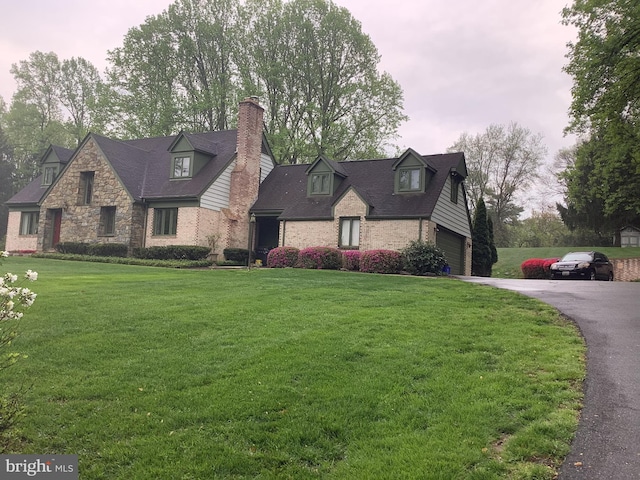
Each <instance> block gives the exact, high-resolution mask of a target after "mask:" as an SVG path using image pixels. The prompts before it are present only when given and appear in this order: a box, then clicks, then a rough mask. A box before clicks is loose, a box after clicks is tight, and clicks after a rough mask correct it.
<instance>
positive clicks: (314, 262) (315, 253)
mask: <svg viewBox="0 0 640 480" xmlns="http://www.w3.org/2000/svg"><path fill="white" fill-rule="evenodd" d="M296 267H298V268H312V269H322V270H339V269H340V267H342V252H340V250H338V249H337V248H333V247H309V248H304V249H302V250H300V254H299V255H298V263H297V264H296Z"/></svg>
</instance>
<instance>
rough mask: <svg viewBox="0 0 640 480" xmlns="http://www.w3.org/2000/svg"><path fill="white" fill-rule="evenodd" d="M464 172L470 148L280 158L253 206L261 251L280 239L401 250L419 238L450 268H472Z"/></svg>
mask: <svg viewBox="0 0 640 480" xmlns="http://www.w3.org/2000/svg"><path fill="white" fill-rule="evenodd" d="M466 176H467V170H466V165H465V159H464V154H462V153H447V154H442V155H426V156H423V155H419V154H418V153H416V152H415V151H414V150H412V149H408V150H407V151H406V152H404V153H403V154H402V155H401V156H400V157H398V158H389V159H379V160H360V161H355V162H335V161H332V160H330V159H327V158H325V157H323V156H320V157H319V158H318V159H317V160H316V161H315V162H314V163H312V164H311V165H279V166H277V167H276V168H274V169H273V171H272V172H271V173H270V174H269V176H268V177H267V178H266V179H265V181H264V182H263V183H262V184H261V186H260V192H259V195H258V199H257V201H256V202H255V203H254V204H253V206H252V207H251V210H250V211H251V213H252V214H253V215H255V216H256V218H257V219H258V232H257V243H256V245H257V252H258V253H259V252H260V250H262V248H261V247H273V246H277V245H287V246H292V247H297V248H304V247H307V246H311V245H324V246H334V247H339V248H342V249H360V250H362V251H365V250H373V249H390V250H400V249H402V248H404V247H405V246H407V244H408V243H409V242H410V241H412V240H418V239H421V240H424V241H427V242H432V243H435V244H436V245H437V246H438V247H440V248H441V249H442V250H443V251H444V252H445V254H446V257H447V260H448V262H449V264H450V267H451V271H452V273H454V274H467V275H470V273H471V272H470V270H471V226H470V224H471V221H470V216H469V210H468V208H467V200H466V194H465V190H464V186H463V182H464V179H465V177H466ZM266 249H268V248H266ZM266 249H265V250H266Z"/></svg>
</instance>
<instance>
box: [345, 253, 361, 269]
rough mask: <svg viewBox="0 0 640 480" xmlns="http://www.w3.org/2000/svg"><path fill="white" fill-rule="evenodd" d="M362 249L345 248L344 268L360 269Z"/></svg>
mask: <svg viewBox="0 0 640 480" xmlns="http://www.w3.org/2000/svg"><path fill="white" fill-rule="evenodd" d="M361 255H362V254H361V253H360V250H345V251H344V252H342V268H344V269H345V270H353V271H356V272H357V271H359V270H360V257H361Z"/></svg>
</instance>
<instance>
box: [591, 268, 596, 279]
mask: <svg viewBox="0 0 640 480" xmlns="http://www.w3.org/2000/svg"><path fill="white" fill-rule="evenodd" d="M595 279H596V271H595V270H591V271H590V272H589V280H595Z"/></svg>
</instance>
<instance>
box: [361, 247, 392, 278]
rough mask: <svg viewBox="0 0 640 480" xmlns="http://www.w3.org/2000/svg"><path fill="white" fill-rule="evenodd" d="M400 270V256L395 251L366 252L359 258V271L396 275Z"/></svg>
mask: <svg viewBox="0 0 640 480" xmlns="http://www.w3.org/2000/svg"><path fill="white" fill-rule="evenodd" d="M401 270H402V254H401V253H400V252H396V251H395V250H367V251H366V252H364V253H363V254H362V255H361V256H360V271H361V272H367V273H398V272H400V271H401Z"/></svg>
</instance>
